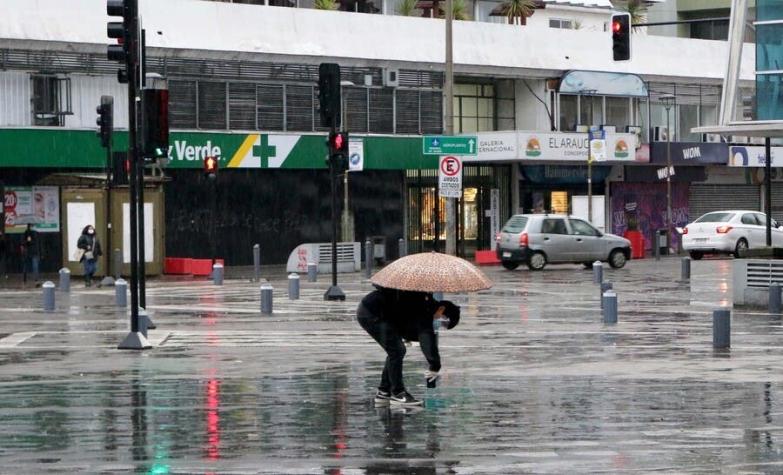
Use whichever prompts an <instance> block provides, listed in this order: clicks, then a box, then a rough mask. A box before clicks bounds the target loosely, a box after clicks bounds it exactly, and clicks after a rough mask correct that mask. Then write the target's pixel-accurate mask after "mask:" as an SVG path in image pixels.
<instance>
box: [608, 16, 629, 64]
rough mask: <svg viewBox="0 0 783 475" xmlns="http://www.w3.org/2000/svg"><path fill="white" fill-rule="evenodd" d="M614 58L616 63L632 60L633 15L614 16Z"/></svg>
mask: <svg viewBox="0 0 783 475" xmlns="http://www.w3.org/2000/svg"><path fill="white" fill-rule="evenodd" d="M612 57H613V58H614V60H615V61H628V60H629V59H631V14H630V13H615V14H613V15H612Z"/></svg>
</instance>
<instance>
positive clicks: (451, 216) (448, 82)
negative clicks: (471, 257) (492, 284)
mask: <svg viewBox="0 0 783 475" xmlns="http://www.w3.org/2000/svg"><path fill="white" fill-rule="evenodd" d="M453 4H454V1H453V0H446V77H444V78H443V95H444V96H445V98H444V101H445V104H444V107H443V110H444V114H445V117H444V124H443V125H444V128H445V133H446V135H454V55H453V42H452V26H453V23H454V8H453ZM436 13H437V12H436ZM439 201H440V197H439V196H436V197H435V206H436V208H440V202H439ZM455 209H456V203H455V198H446V254H451V255H455V254H456V253H457V216H456V213H455ZM436 239H437V237H436Z"/></svg>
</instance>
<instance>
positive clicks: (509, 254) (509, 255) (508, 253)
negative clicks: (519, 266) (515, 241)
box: [503, 252, 511, 257]
mask: <svg viewBox="0 0 783 475" xmlns="http://www.w3.org/2000/svg"><path fill="white" fill-rule="evenodd" d="M503 257H511V253H510V252H504V253H503Z"/></svg>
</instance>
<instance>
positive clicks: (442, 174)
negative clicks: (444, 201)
mask: <svg viewBox="0 0 783 475" xmlns="http://www.w3.org/2000/svg"><path fill="white" fill-rule="evenodd" d="M438 172H439V173H438V194H439V195H440V196H442V197H444V198H459V197H460V196H462V161H461V160H460V159H459V158H457V157H455V156H452V155H446V156H442V157H440V166H439V167H438Z"/></svg>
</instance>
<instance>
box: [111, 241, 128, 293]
mask: <svg viewBox="0 0 783 475" xmlns="http://www.w3.org/2000/svg"><path fill="white" fill-rule="evenodd" d="M113 265H114V280H119V279H121V278H122V251H120V250H119V249H115V250H114V264H113ZM114 285H117V284H116V282H115V284H114ZM126 285H127V282H126Z"/></svg>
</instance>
